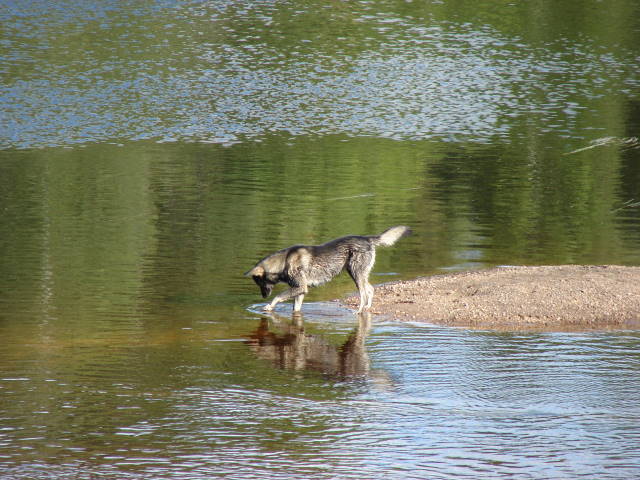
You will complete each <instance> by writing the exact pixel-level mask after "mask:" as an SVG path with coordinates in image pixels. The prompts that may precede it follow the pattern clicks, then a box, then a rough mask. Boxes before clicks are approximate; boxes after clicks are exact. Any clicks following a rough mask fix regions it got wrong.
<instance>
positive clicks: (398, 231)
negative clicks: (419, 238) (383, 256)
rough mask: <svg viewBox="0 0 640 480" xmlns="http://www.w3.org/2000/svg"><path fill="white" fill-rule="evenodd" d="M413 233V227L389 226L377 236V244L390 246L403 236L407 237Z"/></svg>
mask: <svg viewBox="0 0 640 480" xmlns="http://www.w3.org/2000/svg"><path fill="white" fill-rule="evenodd" d="M410 234H411V229H410V228H409V227H405V226H404V225H397V226H395V227H391V228H388V229H387V230H385V231H384V232H382V233H381V234H380V235H378V237H377V242H376V245H383V246H385V247H390V246H391V245H393V244H394V243H396V242H397V241H398V240H400V239H401V238H402V237H406V236H407V235H410Z"/></svg>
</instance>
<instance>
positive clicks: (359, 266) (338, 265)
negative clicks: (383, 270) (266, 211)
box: [245, 225, 411, 313]
mask: <svg viewBox="0 0 640 480" xmlns="http://www.w3.org/2000/svg"><path fill="white" fill-rule="evenodd" d="M410 233H411V229H410V228H409V227H405V226H403V225H398V226H395V227H391V228H389V229H387V230H385V231H384V232H382V233H381V234H380V235H366V236H361V235H349V236H346V237H341V238H336V239H335V240H331V241H330V242H327V243H323V244H322V245H294V246H293V247H289V248H285V249H283V250H279V251H277V252H275V253H272V254H271V255H268V256H266V257H265V258H263V259H262V260H260V261H259V262H258V263H257V264H256V265H255V267H253V268H252V269H251V270H249V271H248V272H246V273H245V276H246V277H251V278H253V281H254V282H256V284H257V285H258V286H259V287H260V292H261V293H262V298H267V297H268V296H269V295H271V291H272V290H273V287H274V286H275V285H276V284H277V283H280V282H282V283H286V284H288V285H289V286H290V287H291V288H290V289H288V290H286V291H284V292H282V293H280V294H279V295H276V296H275V297H274V298H273V300H272V301H271V303H268V304H267V305H265V306H264V308H263V310H265V311H268V312H269V311H271V310H273V309H274V307H275V306H276V305H277V304H278V303H280V302H285V301H287V300H290V299H292V298H293V299H294V303H293V311H294V313H299V312H300V310H301V308H302V301H303V300H304V296H305V294H306V293H307V292H308V291H309V287H315V286H318V285H322V284H323V283H326V282H328V281H329V280H331V279H332V278H333V277H335V276H336V275H338V274H339V273H340V272H341V271H342V270H345V269H346V270H347V272H348V273H349V275H350V276H351V278H352V279H353V281H354V282H355V284H356V286H357V287H358V292H359V294H360V306H359V307H358V310H357V312H356V313H361V312H362V311H363V310H364V309H365V308H367V309H369V308H371V303H372V302H373V287H372V286H371V284H370V283H369V273H370V272H371V269H372V268H373V264H374V263H375V260H376V247H377V246H385V247H388V246H391V245H393V244H394V243H396V242H397V241H398V240H400V239H401V238H402V237H404V236H406V235H409V234H410Z"/></svg>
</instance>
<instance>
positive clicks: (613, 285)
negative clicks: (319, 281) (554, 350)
mask: <svg viewBox="0 0 640 480" xmlns="http://www.w3.org/2000/svg"><path fill="white" fill-rule="evenodd" d="M357 301H358V299H357V297H349V298H348V299H346V301H345V303H347V304H348V305H349V306H352V307H353V306H357ZM371 312H372V313H374V314H378V315H382V316H385V317H392V318H394V319H398V320H408V321H414V322H428V323H433V324H440V325H451V326H460V327H470V328H480V329H496V330H552V331H575V330H611V329H640V267H622V266H614V265H606V266H579V265H562V266H540V267H497V268H492V269H488V270H479V271H472V272H463V273H452V274H443V275H433V276H430V277H423V278H418V279H415V280H409V281H400V282H393V283H387V284H382V285H378V286H376V288H375V297H374V301H373V306H372V309H371Z"/></svg>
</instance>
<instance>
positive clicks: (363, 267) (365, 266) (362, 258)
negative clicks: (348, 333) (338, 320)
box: [347, 250, 376, 313]
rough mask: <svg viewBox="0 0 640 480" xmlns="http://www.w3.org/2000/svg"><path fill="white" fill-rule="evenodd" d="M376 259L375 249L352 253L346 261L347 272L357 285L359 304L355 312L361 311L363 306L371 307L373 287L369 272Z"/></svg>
mask: <svg viewBox="0 0 640 480" xmlns="http://www.w3.org/2000/svg"><path fill="white" fill-rule="evenodd" d="M375 261H376V252H375V250H370V251H367V252H358V253H357V254H353V255H352V256H351V258H350V259H349V261H348V262H347V272H349V275H351V278H352V279H353V281H354V282H355V284H356V286H357V287H358V292H359V293H360V306H359V307H358V310H357V312H356V313H362V311H363V310H364V309H365V308H371V304H372V303H373V287H372V286H371V284H370V283H369V273H370V272H371V269H372V268H373V264H374V263H375Z"/></svg>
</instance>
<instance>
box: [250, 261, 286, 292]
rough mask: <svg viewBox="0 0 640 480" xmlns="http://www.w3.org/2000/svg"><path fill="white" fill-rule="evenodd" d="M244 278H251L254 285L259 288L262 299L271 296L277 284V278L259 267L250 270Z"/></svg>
mask: <svg viewBox="0 0 640 480" xmlns="http://www.w3.org/2000/svg"><path fill="white" fill-rule="evenodd" d="M244 276H245V277H251V278H253V281H254V282H256V285H258V286H259V287H260V293H262V298H267V297H268V296H269V295H271V291H272V290H273V287H274V286H275V285H276V283H278V276H277V275H276V274H273V273H267V272H266V271H265V269H264V268H263V267H261V266H260V265H256V266H255V267H253V268H252V269H251V270H249V271H248V272H246V273H245V274H244Z"/></svg>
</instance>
